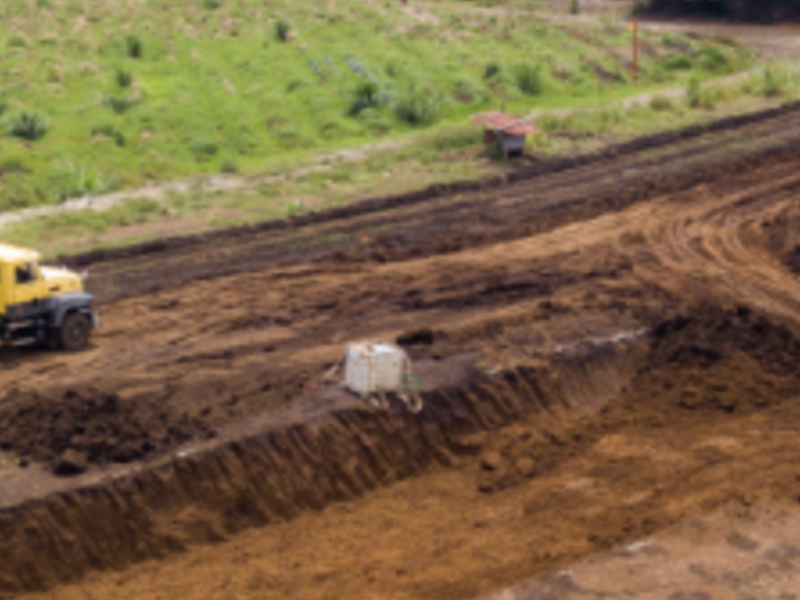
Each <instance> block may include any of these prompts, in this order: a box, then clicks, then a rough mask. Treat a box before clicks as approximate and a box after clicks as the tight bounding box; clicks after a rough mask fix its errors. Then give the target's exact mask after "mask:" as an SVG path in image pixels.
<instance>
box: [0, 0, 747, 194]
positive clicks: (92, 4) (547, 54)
mask: <svg viewBox="0 0 800 600" xmlns="http://www.w3.org/2000/svg"><path fill="white" fill-rule="evenodd" d="M464 4H466V3H464ZM543 18H544V17H540V16H537V15H536V14H535V13H523V12H514V13H507V14H503V13H499V12H498V13H494V12H491V11H478V10H464V9H459V8H458V7H454V6H451V5H436V6H434V7H431V8H430V9H426V8H421V7H420V6H419V5H416V4H414V3H413V2H411V3H410V5H409V6H404V5H402V4H400V3H399V2H389V1H386V2H381V1H375V2H364V1H363V0H328V1H322V2H311V1H305V2H298V1H296V0H295V1H293V2H292V1H289V0H269V1H265V0H114V1H110V0H3V2H2V3H0V22H2V23H3V26H2V28H0V112H2V115H0V121H1V122H2V129H0V209H8V208H16V207H22V206H29V205H34V204H47V203H56V202H59V201H62V200H64V199H67V198H70V197H76V196H80V195H83V194H86V193H98V192H102V191H109V190H112V189H119V188H129V187H136V186H140V185H143V184H146V183H148V182H151V181H158V180H166V179H172V178H176V177H183V176H186V175H190V174H194V173H201V172H203V173H208V172H234V171H239V172H244V173H254V172H261V171H263V170H264V169H265V168H266V165H267V164H268V163H269V161H273V160H275V159H276V158H282V159H286V158H287V157H288V159H290V160H291V158H292V157H293V156H299V155H302V154H308V153H313V152H319V151H320V150H325V149H332V148H336V147H348V146H354V145H358V144H362V143H365V142H370V141H374V140H377V139H383V138H386V137H388V136H397V135H401V134H403V133H404V132H408V131H410V130H412V129H416V128H422V127H431V126H436V125H438V124H441V123H445V122H453V121H463V120H465V119H466V118H468V116H469V115H470V114H472V113H474V112H478V111H481V110H486V109H492V108H497V107H499V106H500V105H501V104H503V103H505V105H506V107H507V108H508V109H509V110H514V111H517V112H523V111H525V110H528V109H531V108H536V107H546V106H562V105H564V106H570V105H575V104H581V103H588V102H593V101H594V100H595V99H598V98H601V97H610V96H621V95H625V94H630V93H633V92H634V88H633V87H632V86H631V85H630V83H629V81H628V71H627V64H626V61H627V57H628V53H629V44H630V37H629V36H630V33H629V32H628V31H627V30H626V29H625V27H624V25H623V24H620V23H616V24H612V23H605V24H597V25H594V26H592V25H587V24H585V23H580V24H579V23H578V22H577V21H576V22H575V23H573V22H571V21H569V20H549V21H545V20H542V19H543ZM642 50H643V59H642V68H643V77H642V85H643V87H654V86H657V85H666V84H670V83H672V82H676V81H685V80H686V79H687V78H688V77H689V74H690V72H695V73H697V74H700V75H709V74H718V73H724V72H728V71H731V70H733V69H736V68H739V67H741V66H742V61H743V59H742V58H741V57H740V56H739V53H738V52H737V50H736V49H735V48H732V47H727V46H725V45H724V44H714V43H710V42H706V41H702V40H698V39H691V38H683V37H675V36H672V37H670V36H665V37H653V38H647V37H645V39H644V40H643V49H642ZM639 89H641V87H640V88H639Z"/></svg>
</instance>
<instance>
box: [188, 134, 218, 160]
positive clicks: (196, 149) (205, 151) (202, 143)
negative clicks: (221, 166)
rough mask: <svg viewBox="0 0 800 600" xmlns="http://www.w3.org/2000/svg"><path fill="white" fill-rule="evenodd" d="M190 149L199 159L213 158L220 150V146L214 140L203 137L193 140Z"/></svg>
mask: <svg viewBox="0 0 800 600" xmlns="http://www.w3.org/2000/svg"><path fill="white" fill-rule="evenodd" d="M189 149H190V150H191V151H192V154H194V157H195V158H196V159H197V160H204V159H207V158H211V157H212V156H216V154H217V152H219V147H218V146H217V143H216V142H215V141H214V140H210V139H208V138H202V137H200V138H196V139H195V140H193V141H192V143H191V144H190V145H189Z"/></svg>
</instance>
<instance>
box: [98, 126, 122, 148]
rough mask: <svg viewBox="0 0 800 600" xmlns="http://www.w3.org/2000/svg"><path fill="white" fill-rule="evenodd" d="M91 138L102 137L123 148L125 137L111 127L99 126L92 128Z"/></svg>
mask: <svg viewBox="0 0 800 600" xmlns="http://www.w3.org/2000/svg"><path fill="white" fill-rule="evenodd" d="M91 133H92V137H98V136H103V137H107V138H109V139H112V140H114V143H115V144H116V145H117V146H119V147H120V148H122V147H123V146H125V143H126V140H125V136H124V135H123V134H122V133H121V132H120V131H119V130H117V129H116V128H115V127H114V126H112V125H100V126H98V127H93V128H92V132H91Z"/></svg>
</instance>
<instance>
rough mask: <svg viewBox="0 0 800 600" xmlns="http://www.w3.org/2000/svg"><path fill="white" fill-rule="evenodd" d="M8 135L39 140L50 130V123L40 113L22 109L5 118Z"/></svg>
mask: <svg viewBox="0 0 800 600" xmlns="http://www.w3.org/2000/svg"><path fill="white" fill-rule="evenodd" d="M5 126H6V131H7V132H8V135H11V136H13V137H17V138H22V139H24V140H30V141H33V140H38V139H39V138H42V137H44V136H45V134H46V133H47V132H48V131H49V130H50V123H49V122H48V121H47V120H45V119H44V118H43V117H40V116H39V115H38V114H36V113H33V112H28V111H21V112H18V113H13V114H10V115H8V117H7V118H6V119H5Z"/></svg>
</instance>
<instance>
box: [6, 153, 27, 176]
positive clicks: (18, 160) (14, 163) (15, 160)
mask: <svg viewBox="0 0 800 600" xmlns="http://www.w3.org/2000/svg"><path fill="white" fill-rule="evenodd" d="M9 173H30V168H29V167H28V165H27V164H26V163H25V160H24V159H23V158H22V157H20V156H9V157H7V158H4V159H3V160H0V176H4V175H8V174H9Z"/></svg>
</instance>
